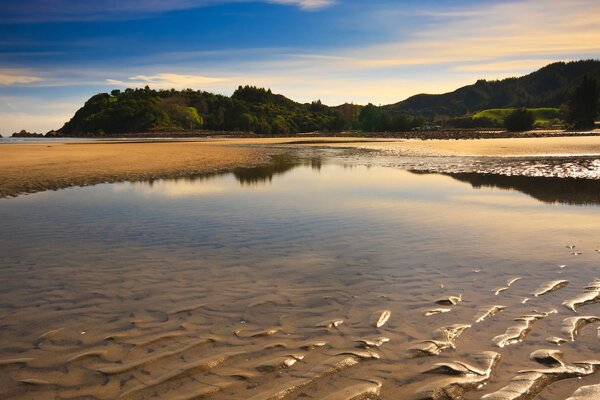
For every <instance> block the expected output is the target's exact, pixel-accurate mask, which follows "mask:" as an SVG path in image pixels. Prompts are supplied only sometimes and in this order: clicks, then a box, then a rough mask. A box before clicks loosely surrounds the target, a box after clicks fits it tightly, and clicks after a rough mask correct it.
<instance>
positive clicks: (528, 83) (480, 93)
mask: <svg viewBox="0 0 600 400" xmlns="http://www.w3.org/2000/svg"><path fill="white" fill-rule="evenodd" d="M586 75H588V76H589V77H592V78H596V79H600V61H599V60H582V61H573V62H568V63H564V62H557V63H552V64H549V65H547V66H545V67H543V68H541V69H539V70H537V71H535V72H532V73H530V74H528V75H525V76H522V77H519V78H508V79H503V80H498V81H486V80H479V81H477V82H476V83H475V84H473V85H468V86H464V87H462V88H460V89H457V90H455V91H453V92H450V93H445V94H437V95H432V94H419V95H416V96H412V97H410V98H408V99H406V100H404V101H401V102H399V103H396V104H392V105H389V106H386V107H385V109H386V110H388V111H389V112H390V113H391V114H396V113H400V114H412V115H421V116H423V117H425V118H430V119H438V120H439V119H447V118H452V117H461V116H465V115H469V114H473V113H476V112H479V111H480V110H486V109H492V108H518V107H530V108H541V107H551V108H558V107H560V106H561V104H563V103H564V102H565V101H566V100H567V98H568V96H569V93H570V92H571V91H572V90H573V88H574V87H576V86H577V85H578V84H579V82H580V81H581V80H582V79H583V77H584V76H586Z"/></svg>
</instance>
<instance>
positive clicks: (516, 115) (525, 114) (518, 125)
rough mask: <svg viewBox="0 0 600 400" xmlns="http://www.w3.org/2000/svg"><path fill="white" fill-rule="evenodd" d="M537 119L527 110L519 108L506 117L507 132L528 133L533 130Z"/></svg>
mask: <svg viewBox="0 0 600 400" xmlns="http://www.w3.org/2000/svg"><path fill="white" fill-rule="evenodd" d="M534 122H535V117H534V116H533V113H532V112H531V111H529V110H528V109H526V108H517V109H515V110H514V111H512V112H511V113H510V114H508V115H507V116H506V118H505V119H504V127H505V128H506V130H507V131H511V132H517V131H528V130H530V129H532V128H533V123H534Z"/></svg>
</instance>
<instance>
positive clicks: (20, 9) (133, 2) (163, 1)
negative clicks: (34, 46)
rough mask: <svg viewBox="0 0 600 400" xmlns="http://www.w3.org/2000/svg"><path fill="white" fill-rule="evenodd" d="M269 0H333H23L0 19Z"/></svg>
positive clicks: (306, 0)
mask: <svg viewBox="0 0 600 400" xmlns="http://www.w3.org/2000/svg"><path fill="white" fill-rule="evenodd" d="M253 2H254V3H271V4H282V5H289V6H295V7H298V8H300V9H302V10H307V11H311V10H317V9H320V8H324V7H328V6H330V5H333V4H334V3H335V2H336V0H127V1H124V0H94V1H79V0H77V1H74V0H53V1H47V0H24V1H20V2H10V1H8V2H6V1H4V2H0V21H2V22H9V23H19V22H47V21H90V20H105V19H119V20H127V19H135V18H143V17H146V16H150V15H154V14H160V13H165V12H170V11H179V10H189V9H194V8H201V7H208V6H212V5H218V4H227V3H253Z"/></svg>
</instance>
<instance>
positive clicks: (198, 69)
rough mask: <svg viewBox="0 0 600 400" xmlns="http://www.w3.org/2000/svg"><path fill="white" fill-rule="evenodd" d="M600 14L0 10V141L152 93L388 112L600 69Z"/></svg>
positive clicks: (284, 6)
mask: <svg viewBox="0 0 600 400" xmlns="http://www.w3.org/2000/svg"><path fill="white" fill-rule="evenodd" d="M599 15H600V2H598V1H597V0H569V1H562V0H561V1H559V0H555V1H551V0H546V1H544V2H541V1H537V0H535V1H533V0H522V1H520V0H519V1H516V0H513V1H494V0H490V1H488V0H478V1H472V0H454V1H450V0H437V1H435V0H395V1H393V0H262V1H261V0H94V1H81V0H18V1H17V0H3V1H1V2H0V134H2V135H5V136H6V134H10V133H12V132H15V131H19V130H21V129H26V130H28V131H35V132H46V131H48V130H51V129H58V128H60V127H61V126H62V125H63V123H64V122H66V121H67V120H68V119H69V118H70V117H71V116H72V115H73V113H74V112H75V111H76V110H77V109H78V108H79V107H81V106H82V105H83V103H84V102H85V101H86V100H87V99H88V98H89V97H91V96H92V95H94V94H96V93H100V92H110V91H111V90H112V89H117V88H120V89H123V88H127V87H143V86H146V85H149V86H150V87H152V88H155V89H162V88H166V89H169V88H176V89H185V88H192V89H197V90H205V91H210V92H213V93H221V94H225V95H231V93H232V92H233V91H234V90H235V89H236V88H237V86H239V85H246V84H249V85H256V86H260V87H268V88H271V89H272V90H273V91H274V92H276V93H282V94H284V95H286V96H287V97H289V98H291V99H293V100H296V101H301V102H309V101H313V100H317V99H320V100H322V101H323V102H324V103H325V104H329V105H337V104H341V103H344V102H354V103H358V104H366V103H369V102H371V103H374V104H391V103H395V102H398V101H400V100H403V99H405V98H407V97H409V96H411V95H414V94H418V93H444V92H447V91H451V90H454V89H456V88H458V87H460V86H463V85H466V84H470V83H473V82H475V81H476V80H477V79H501V78H505V77H509V76H519V75H524V74H526V73H529V72H532V71H534V70H536V69H538V68H539V67H542V66H544V65H546V64H549V63H551V62H554V61H568V60H578V59H588V58H600V24H599V23H598V16H599Z"/></svg>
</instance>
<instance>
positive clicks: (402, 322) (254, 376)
mask: <svg viewBox="0 0 600 400" xmlns="http://www.w3.org/2000/svg"><path fill="white" fill-rule="evenodd" d="M362 164H364V163H356V164H354V163H352V164H349V163H348V162H346V163H339V162H333V161H332V162H326V161H323V160H320V159H310V160H306V161H303V162H298V163H294V164H289V163H287V162H284V161H282V160H280V161H278V162H277V163H276V164H275V165H273V166H272V167H268V168H267V167H265V168H258V169H246V170H238V171H236V172H235V173H234V174H225V175H218V176H210V177H199V178H196V179H191V178H190V179H181V180H160V181H155V182H147V183H122V184H106V185H98V186H93V187H86V188H73V189H67V190H61V191H57V192H43V193H38V194H32V195H28V196H23V197H18V198H14V199H3V200H0V221H2V228H1V229H0V249H1V253H0V265H1V269H0V327H1V329H0V398H2V399H5V398H6V399H13V398H14V399H66V398H78V399H115V398H124V399H179V400H183V399H195V398H204V397H206V398H215V399H226V398H241V399H246V398H252V399H255V398H256V399H261V398H262V399H267V398H283V397H285V398H286V399H288V398H289V399H296V398H309V399H322V398H326V396H329V395H331V396H332V397H331V398H332V399H349V398H353V397H352V396H353V395H354V394H356V393H360V391H361V390H365V388H370V387H373V385H375V383H374V382H377V385H379V384H381V389H380V396H381V398H384V399H411V398H417V397H418V396H416V395H415V393H417V392H419V390H421V389H422V388H423V387H427V386H428V385H430V384H432V383H435V382H437V381H439V380H440V379H443V378H444V377H443V376H441V377H440V376H439V375H435V374H423V373H422V372H423V371H425V370H427V369H428V368H430V367H431V366H432V365H433V364H434V363H436V362H445V361H450V360H462V361H467V362H469V361H470V360H473V359H474V357H475V354H476V353H477V352H481V351H488V350H491V351H496V352H498V353H500V354H501V356H502V358H501V360H500V362H499V363H498V365H497V366H496V368H495V369H494V371H493V373H492V376H491V378H490V380H489V382H488V383H487V385H485V386H484V387H482V388H481V389H478V390H473V391H469V392H468V393H466V394H465V398H467V399H479V398H481V397H482V396H483V395H484V394H486V393H491V392H494V391H496V390H498V389H500V388H502V387H503V386H505V385H506V384H507V382H508V381H509V380H510V379H511V378H512V377H513V376H515V375H516V373H517V371H518V370H522V369H528V368H539V367H541V366H540V365H538V364H536V363H535V362H534V361H530V360H529V359H528V356H529V354H530V353H531V352H532V351H533V350H536V349H540V348H556V346H554V345H552V344H550V343H548V342H546V340H545V339H546V337H548V336H561V335H562V334H561V324H562V321H563V319H564V318H566V317H570V316H573V315H576V314H574V313H573V312H572V311H569V310H567V309H566V308H565V307H564V306H562V305H561V303H562V301H563V300H565V299H567V298H570V297H573V296H575V295H577V294H579V293H581V292H582V290H583V288H584V287H585V286H586V285H587V284H588V283H589V282H590V281H592V280H593V279H595V278H600V273H599V272H598V265H599V262H600V253H599V252H597V251H596V249H599V248H600V208H599V204H600V198H599V193H600V182H596V181H589V180H588V181H586V180H577V179H556V178H535V177H530V178H525V177H498V176H494V175H480V174H474V173H460V174H446V175H444V174H428V173H422V172H419V173H413V172H408V171H404V170H401V169H396V168H385V167H366V166H364V165H362ZM567 245H575V246H576V247H575V249H569V248H567V247H566V246H567ZM573 252H582V254H580V255H573V254H572V253H573ZM563 264H566V265H567V266H566V267H564V268H559V265H563ZM513 277H522V278H523V279H521V280H519V281H517V282H515V283H514V284H512V285H511V286H510V288H508V290H506V291H503V292H501V293H499V294H498V295H495V294H494V290H495V289H496V288H498V287H503V286H506V281H507V280H508V279H510V278H513ZM554 279H566V280H568V281H569V285H568V286H566V287H565V288H562V289H560V290H557V291H555V292H553V293H549V294H547V295H544V296H540V297H536V298H533V296H531V295H530V292H532V291H534V290H535V289H537V288H538V287H539V286H540V284H542V283H543V282H546V281H549V280H554ZM449 295H462V301H461V302H460V303H458V304H457V305H455V306H452V307H451V309H452V310H451V311H450V312H447V313H443V314H439V315H433V316H425V315H424V313H425V312H426V311H428V310H430V309H432V308H436V307H439V306H438V305H436V304H434V301H435V300H436V299H438V298H439V297H440V296H449ZM525 297H528V298H531V299H530V300H529V301H528V302H527V303H525V304H523V303H522V300H523V299H524V298H525ZM494 304H497V305H503V306H506V307H507V308H506V309H505V310H504V311H503V312H501V313H499V314H497V315H495V316H493V317H490V318H488V319H486V320H485V321H483V322H480V323H475V322H474V320H475V316H476V314H478V312H479V310H480V308H482V307H484V306H489V305H494ZM552 309H555V310H557V314H552V315H550V316H548V317H547V318H544V319H542V320H540V321H538V322H537V323H536V324H535V325H534V326H533V329H532V330H531V332H529V334H528V335H527V337H526V338H525V339H524V340H523V341H522V342H520V343H517V344H514V345H510V346H507V347H503V348H499V347H497V346H495V344H494V343H493V342H492V338H494V337H495V336H497V335H500V334H502V333H504V332H505V331H506V329H507V328H508V327H510V326H512V325H515V321H514V319H515V318H518V317H519V316H520V315H523V314H527V313H531V312H532V310H536V311H538V312H547V311H550V310H552ZM384 310H388V311H391V317H390V318H389V320H388V321H387V323H386V324H385V325H383V326H381V327H379V328H377V327H375V320H376V319H377V317H378V316H379V315H380V314H381V312H382V311H384ZM580 314H582V315H599V314H600V304H592V305H586V306H584V307H582V308H581V312H580ZM337 320H340V321H341V320H343V323H341V324H339V325H338V326H335V327H323V326H320V325H323V324H324V325H327V322H333V321H337ZM456 323H464V324H471V325H472V326H471V327H470V328H469V329H467V330H465V331H464V332H463V333H462V335H460V337H458V339H457V340H456V343H455V348H449V349H445V350H443V351H442V352H441V354H439V355H437V356H430V357H418V358H413V357H411V353H410V352H409V348H411V346H414V345H415V344H417V343H420V342H421V341H423V340H427V339H431V338H432V332H433V331H434V330H435V329H436V328H440V327H443V326H448V325H452V324H456ZM333 325H337V324H333ZM597 326H598V325H596V326H588V327H585V328H583V329H582V330H581V333H580V334H579V336H578V337H577V339H576V340H575V341H574V342H569V343H566V344H564V345H562V346H561V347H560V349H561V350H562V351H563V352H564V353H565V359H566V360H567V361H568V362H574V361H581V360H588V359H591V358H597V357H598V356H597V354H598V351H599V350H600V342H599V340H598V333H597V331H596V327H597ZM380 336H385V337H387V338H389V339H390V341H389V342H387V343H384V344H383V345H381V347H379V348H376V349H373V350H371V351H372V352H371V353H370V356H369V355H365V354H362V353H360V354H359V353H357V351H359V350H360V351H363V350H361V349H359V348H357V347H356V346H357V342H355V340H359V339H372V338H374V337H380ZM563 336H564V335H563ZM363 353H364V351H363ZM373 354H376V355H378V356H379V358H374V357H375V356H373ZM344 360H345V361H344ZM348 360H350V361H351V360H355V362H354V363H352V362H349V361H348ZM344 362H346V364H348V365H346V364H344ZM599 382H600V376H599V375H598V374H596V375H591V376H588V377H585V378H583V379H571V380H564V381H561V382H557V383H554V384H552V385H550V386H549V387H547V388H546V389H545V390H544V391H543V392H542V393H541V395H540V396H539V397H538V398H539V399H564V398H566V397H568V396H569V395H570V394H572V393H573V391H574V390H575V389H576V388H578V387H579V386H581V385H583V384H592V383H599ZM369 385H370V386H369ZM286 388H293V389H290V390H289V391H287V392H285V395H284V396H283V397H273V396H276V395H277V393H279V394H281V393H283V392H282V391H285V389H286ZM253 396H255V397H253ZM270 396H271V397H270Z"/></svg>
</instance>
